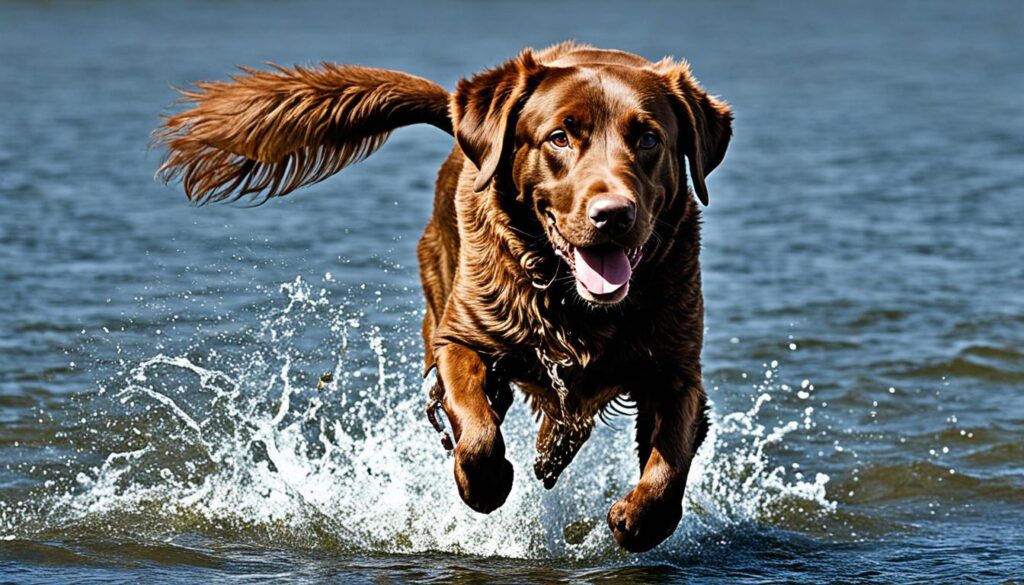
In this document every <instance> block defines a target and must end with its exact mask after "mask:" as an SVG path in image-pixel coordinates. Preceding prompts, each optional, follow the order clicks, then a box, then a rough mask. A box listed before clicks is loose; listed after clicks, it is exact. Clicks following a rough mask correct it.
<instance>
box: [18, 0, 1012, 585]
mask: <svg viewBox="0 0 1024 585" xmlns="http://www.w3.org/2000/svg"><path fill="white" fill-rule="evenodd" d="M568 37H576V38H578V39H579V40H581V41H586V42H592V43H595V44H598V45H601V46H607V47H617V48H623V49H627V50H631V51H634V52H637V53H640V54H642V55H645V56H647V57H651V58H658V57H661V56H663V55H666V54H673V55H676V56H685V57H687V58H688V59H690V60H691V61H692V63H693V65H694V69H695V71H696V73H697V75H698V76H699V77H700V79H701V80H702V82H703V83H704V84H705V85H706V86H707V87H708V88H709V89H711V90H712V91H713V92H715V93H719V94H721V95H722V96H723V97H725V98H726V99H728V100H729V101H730V103H732V105H733V107H734V109H735V110H736V115H737V119H736V138H735V139H734V141H733V143H732V146H731V148H730V151H729V154H728V156H727V158H726V161H725V163H724V164H723V166H722V167H720V169H719V170H716V171H715V173H714V174H713V175H712V177H711V178H710V181H709V188H710V190H711V206H710V207H709V208H708V209H707V211H706V214H705V249H704V252H703V260H704V279H705V281H704V290H705V295H706V299H707V334H706V339H707V342H706V346H705V350H704V363H705V377H706V380H705V381H706V385H707V387H708V389H709V393H710V396H711V399H712V400H713V402H714V412H713V417H712V418H713V422H714V426H713V432H712V435H711V436H710V437H709V439H708V441H707V442H706V444H705V446H704V448H703V449H702V450H701V452H700V454H699V459H698V462H697V464H696V466H695V468H694V470H693V472H691V486H690V489H689V492H688V495H687V501H686V513H685V517H684V521H683V523H682V525H681V526H680V529H679V530H678V531H677V532H676V534H675V535H674V536H673V537H672V538H671V539H670V540H669V541H667V542H666V543H665V544H664V545H662V546H661V547H659V548H657V549H655V550H654V551H652V552H650V553H647V554H644V555H640V556H629V555H626V554H624V553H622V552H620V551H618V550H617V549H616V548H615V546H614V543H613V541H612V539H611V537H610V535H609V534H608V532H607V528H606V527H605V525H604V521H603V518H604V515H605V513H606V510H607V508H608V506H609V505H610V504H611V503H612V502H614V501H615V499H617V498H618V497H619V496H620V495H621V494H623V493H625V491H626V490H627V489H628V487H629V485H630V483H631V482H632V481H635V479H636V477H635V475H636V471H635V469H634V468H635V462H634V460H633V459H634V455H633V451H632V445H631V443H630V440H629V436H630V435H631V420H630V419H629V418H628V417H619V418H615V419H613V420H612V425H613V426H612V427H604V426H602V427H600V428H599V429H598V430H597V431H596V432H595V435H594V437H593V438H592V439H591V441H590V442H589V443H588V444H587V445H586V446H585V447H584V449H583V450H582V452H581V454H580V456H579V458H578V459H577V461H576V462H575V463H573V465H572V466H570V468H569V469H568V471H567V472H566V474H565V475H564V476H563V478H562V479H561V480H560V481H559V484H558V486H557V487H556V488H555V489H554V490H553V491H551V492H546V491H544V490H543V489H542V488H541V487H540V485H539V484H538V483H537V482H535V481H532V480H530V479H529V478H530V477H531V475H532V474H531V473H530V465H531V462H532V459H533V456H532V446H531V443H532V437H533V436H534V432H535V430H534V423H533V422H532V421H531V420H530V418H529V416H527V412H526V408H525V407H524V406H523V405H521V404H517V405H515V406H514V407H513V409H512V411H511V413H510V419H509V421H508V422H507V425H508V429H507V430H506V432H505V436H506V438H507V440H508V442H509V451H510V456H511V459H512V461H513V464H514V465H515V467H516V483H515V485H514V487H513V491H512V494H511V496H510V497H509V500H508V502H507V503H506V505H505V507H503V508H502V509H501V510H500V511H498V512H496V513H495V514H493V515H491V516H488V517H481V516H478V515H475V514H474V513H472V512H470V511H469V510H468V509H467V508H466V507H464V506H463V505H462V504H461V502H460V501H459V498H458V495H457V493H456V491H455V487H454V483H453V481H452V478H451V459H450V458H448V457H447V455H446V454H445V453H444V452H443V450H442V449H441V447H440V445H439V444H438V438H437V436H436V435H435V434H434V433H433V431H432V430H431V428H430V426H429V425H428V424H427V422H426V420H424V418H423V416H422V407H423V404H424V400H425V391H424V390H423V388H422V381H421V380H420V377H419V371H420V364H421V359H422V347H421V343H420V341H419V333H418V327H419V319H420V316H421V314H422V306H423V304H422V300H421V297H420V291H419V288H418V279H417V275H416V268H415V254H414V247H415V242H416V238H417V237H418V235H419V232H420V230H421V229H422V226H423V224H424V222H425V221H426V218H427V217H428V214H429V210H430V205H431V197H432V181H433V178H434V176H435V173H436V169H437V167H438V166H439V164H440V162H441V161H442V160H443V157H444V155H445V153H446V152H447V150H448V148H449V147H450V138H448V137H447V136H445V135H443V134H442V133H440V132H437V131H436V130H434V129H429V128H422V129H421V128H413V129H407V130H405V131H402V132H399V133H396V135H395V136H394V137H393V138H392V139H391V141H390V142H389V143H388V145H386V146H385V147H384V148H383V149H382V151H381V152H379V153H378V154H377V155H375V156H374V157H373V158H372V159H370V160H368V161H366V162H364V163H362V164H360V165H358V166H356V167H353V168H351V169H348V170H346V171H345V172H343V173H342V174H341V175H339V176H338V177H335V178H333V179H331V180H329V181H327V182H325V183H322V184H320V185H317V186H315V187H313V188H311V189H307V190H306V191H304V192H302V193H298V194H295V195H293V196H289V197H287V198H285V199H282V200H279V201H275V202H272V203H269V204H267V205H265V206H264V207H262V208H260V209H257V210H252V209H243V208H241V207H237V206H235V207H231V206H214V207H209V208H202V209H196V208H193V207H190V206H188V205H187V204H186V202H185V200H184V197H183V195H182V194H181V193H180V190H178V189H176V188H173V187H170V188H164V187H162V186H160V185H157V184H155V183H153V182H152V180H151V178H152V173H153V171H154V170H155V169H156V167H157V165H158V162H159V153H156V152H147V145H148V142H149V137H148V133H149V131H150V130H151V129H152V127H153V126H154V125H155V124H156V123H157V115H158V114H159V113H160V112H161V111H165V112H166V111H172V110H173V106H171V102H172V101H173V99H174V95H173V92H172V91H171V89H170V87H171V86H183V85H185V84H187V83H188V82H190V81H194V80H199V79H218V78H223V77H225V76H226V75H227V74H228V73H229V67H230V66H231V65H233V64H247V65H257V64H260V63H262V62H265V61H274V62H278V63H284V64H291V63H308V62H314V61H318V60H332V61H340V62H357V63H362V64H366V65H374V66H382V67H389V68H395V69H402V70H406V71H409V72H412V73H416V74H419V75H423V76H426V77H429V78H431V79H434V80H436V81H438V82H440V83H442V84H444V85H446V86H448V87H452V86H453V84H454V82H455V81H456V80H457V79H458V77H459V76H461V75H464V74H468V73H471V72H473V71H477V70H479V69H481V68H482V67H485V66H489V65H493V64H495V63H497V62H499V61H500V60H502V59H503V58H505V57H508V56H511V55H513V54H514V53H515V52H516V51H517V50H518V49H519V48H520V47H522V46H525V45H533V46H537V47H541V46H545V45H547V44H550V43H553V42H556V41H559V40H563V39H565V38H568ZM1022 39H1024V9H1022V8H1021V6H1020V5H1019V4H1018V3H1014V2H986V3H952V2H942V3H933V2H928V3H925V2H908V3H899V4H892V3H882V2H878V3H870V2H869V3H858V4H856V5H852V4H851V5H842V6H839V5H836V6H828V7H826V6H823V5H820V4H818V3H806V4H798V3H790V4H786V5H785V6H784V7H781V8H777V7H773V6H770V5H768V4H764V3H753V2H751V3H740V2H730V3H716V4H715V5H713V6H687V7H683V6H677V5H676V4H675V3H658V4H652V5H650V6H649V7H645V8H639V7H636V6H633V5H629V6H626V5H625V4H623V5H612V4H608V5H602V7H601V8H594V7H593V6H591V5H588V4H583V3H577V4H563V5H561V6H560V7H558V8H552V7H544V6H541V5H539V4H538V5H535V6H532V7H529V6H527V5H524V4H523V3H514V4H505V5H500V6H494V7H486V6H483V5H476V4H467V3H455V2H451V3H439V4H436V5H435V6H434V7H433V8H431V9H430V10H429V11H428V10H426V9H424V8H422V7H420V6H418V5H413V4H408V5H404V4H391V3H375V4H374V5H373V7H372V8H371V7H363V8H355V7H351V6H345V5H343V4H341V3H330V2H322V3H310V2H302V3H261V4H257V5H251V4H246V5H244V6H243V5H242V4H238V3H218V4H215V5H209V4H195V5H193V6H183V5H181V4H178V3H175V4H174V5H173V6H172V5H171V4H170V3H166V4H155V3H120V2H108V3H90V4H89V5H85V4H80V3H64V2H51V3H6V4H4V5H3V6H2V7H0V87H2V88H3V89H2V91H0V197H2V198H0V282H2V285H0V286H2V289H0V290H2V292H3V297H2V298H3V305H4V308H5V310H4V311H3V312H0V419H2V421H3V426H2V428H0V580H12V581H17V582H31V581H44V580H54V581H61V582H64V581H68V582H70V581H76V582H82V581H101V582H105V581H113V582H118V581H135V580H138V579H143V578H145V579H153V578H156V579H159V580H171V581H182V582H194V581H197V580H199V579H213V580H219V579H228V578H230V579H232V580H249V579H256V578H260V577H264V578H266V577H272V578H275V579H278V580H291V581H321V580H326V579H331V580H337V581H342V582H380V581H418V582H428V581H429V582H438V581H444V582H446V581H457V582H485V581H487V582H489V581H500V582H528V581H544V582H553V581H567V582H594V583H611V582H614V583H620V582H644V583H649V582H672V581H677V580H685V579H694V580H697V581H709V582H722V583H742V582H751V583H756V582H763V581H787V580H789V581H806V582H821V581H828V580H840V581H844V582H893V581H899V582H915V581H929V582H930V581H939V582H965V581H971V580H973V581H977V582H1005V581H1008V580H1009V581H1013V580H1016V582H1019V580H1020V579H1021V578H1022V577H1021V575H1024V528H1022V526H1024V505H1022V504H1024V470H1022V466H1021V462H1022V461H1024V447H1022V433H1024V393H1022V392H1021V388H1022V386H1024V351H1022V349H1021V348H1022V347H1024V295H1022V293H1021V291H1022V290H1024V244H1022V239H1021V233H1022V223H1024V191H1022V188H1021V186H1020V185H1021V183H1022V180H1024V166H1022V165H1021V164H1020V161H1021V160H1022V156H1024V116H1022V111H1021V110H1022V107H1021V103H1022V102H1021V100H1020V96H1021V95H1024V76H1022V75H1021V73H1020V72H1021V71H1022V70H1024V41H1022ZM162 108H163V110H162ZM327 373H330V374H331V376H330V378H332V379H331V381H328V382H324V383H322V384H321V383H320V382H319V381H320V380H321V376H323V375H324V374H327ZM318 385H320V386H322V388H320V389H319V390H318V389H317V387H318Z"/></svg>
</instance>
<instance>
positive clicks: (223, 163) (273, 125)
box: [154, 63, 452, 204]
mask: <svg viewBox="0 0 1024 585" xmlns="http://www.w3.org/2000/svg"><path fill="white" fill-rule="evenodd" d="M272 67H273V68H274V70H273V71H256V70H253V69H248V68H242V72H243V73H242V74H239V75H235V76H232V81H229V82H204V83H199V84H196V86H195V88H194V89H191V90H183V91H182V92H181V93H182V95H183V96H184V97H183V98H182V100H181V101H182V102H184V103H187V104H190V105H191V107H190V109H188V110H186V111H184V112H182V113H180V114H177V115H174V116H170V117H167V118H165V121H164V123H163V125H162V126H160V127H159V128H157V130H156V131H154V137H155V139H156V141H157V142H158V143H161V144H163V145H165V146H166V147H167V150H168V153H167V157H166V160H165V161H164V163H163V165H162V166H161V167H160V169H159V170H158V171H157V176H158V177H159V178H160V179H162V180H163V181H164V182H165V183H167V182H171V181H175V180H181V183H182V185H183V186H184V188H185V193H186V194H187V195H188V198H189V199H190V200H191V201H194V202H197V203H199V204H203V203H208V202H211V201H225V200H227V201H236V200H238V199H239V198H241V197H243V196H245V195H252V196H253V197H254V198H256V199H257V200H260V201H262V200H266V199H268V198H270V197H279V196H281V195H286V194H288V193H290V192H292V191H294V190H295V189H298V188H299V187H304V186H306V185H311V184H313V183H316V182H318V181H322V180H324V179H326V178H327V177H329V176H331V175H333V174H334V173H337V172H338V171H340V170H341V169H343V168H345V167H346V166H348V165H350V164H352V163H354V162H358V161H360V160H362V159H364V158H366V157H368V156H369V155H371V154H373V153H374V152H375V151H376V150H377V149H378V148H380V146H381V145H382V144H384V141H385V140H387V138H388V136H390V134H391V131H392V130H394V129H395V128H399V127H401V126H408V125H410V124H430V125H432V126H436V127H438V128H440V129H442V130H444V131H445V132H447V133H449V134H452V121H451V118H450V116H449V111H448V101H449V94H448V91H447V90H445V89H444V88H443V87H441V86H439V85H437V84H436V83H433V82H431V81H428V80H426V79H423V78H421V77H416V76H414V75H409V74H407V73H402V72H399V71H388V70H385V69H371V68H367V67H357V66H352V65H332V64H328V63H324V64H322V65H321V66H320V67H318V68H315V69H310V68H303V67H295V68H293V69H288V68H285V67H279V66H277V65H272Z"/></svg>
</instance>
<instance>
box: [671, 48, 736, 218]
mask: <svg viewBox="0 0 1024 585" xmlns="http://www.w3.org/2000/svg"><path fill="white" fill-rule="evenodd" d="M656 69H657V70H658V71H659V72H660V73H661V74H662V75H663V76H664V78H665V80H666V82H667V86H668V92H669V94H670V96H671V98H672V102H673V106H674V108H675V110H676V117H677V119H678V120H679V141H680V144H679V150H680V152H682V153H684V154H685V155H686V157H687V158H688V159H689V162H690V166H689V168H690V181H692V182H693V190H694V192H695V193H696V194H697V197H698V198H699V199H700V202H701V203H703V204H704V205H707V204H708V188H707V185H705V184H704V177H706V176H707V175H708V174H710V173H711V171H713V170H714V169H715V167H717V166H718V164H719V163H721V162H722V159H723V158H725V150H726V148H727V147H728V146H729V139H730V138H731V137H732V110H731V109H729V105H728V104H727V103H725V102H724V101H721V100H719V99H716V98H714V97H712V96H710V95H708V93H707V92H706V91H704V89H703V88H701V86H700V84H698V83H697V80H696V79H694V77H693V75H692V74H691V73H690V66H689V65H688V64H687V63H686V61H680V62H678V63H677V62H675V61H672V60H669V59H666V60H664V61H661V62H660V63H658V64H657V65H656Z"/></svg>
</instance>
